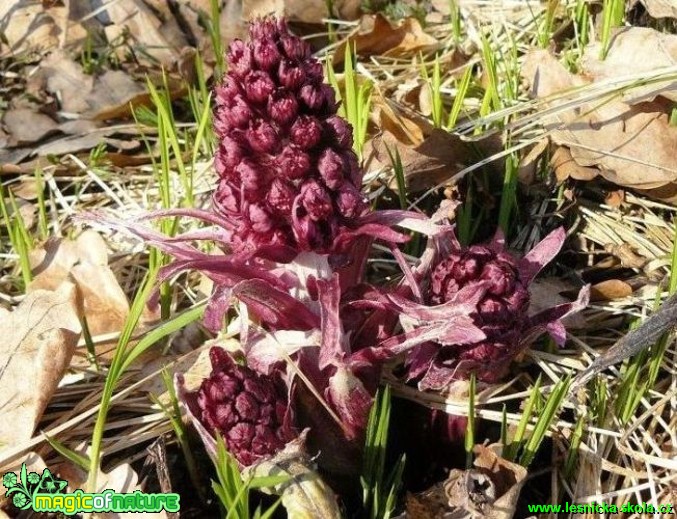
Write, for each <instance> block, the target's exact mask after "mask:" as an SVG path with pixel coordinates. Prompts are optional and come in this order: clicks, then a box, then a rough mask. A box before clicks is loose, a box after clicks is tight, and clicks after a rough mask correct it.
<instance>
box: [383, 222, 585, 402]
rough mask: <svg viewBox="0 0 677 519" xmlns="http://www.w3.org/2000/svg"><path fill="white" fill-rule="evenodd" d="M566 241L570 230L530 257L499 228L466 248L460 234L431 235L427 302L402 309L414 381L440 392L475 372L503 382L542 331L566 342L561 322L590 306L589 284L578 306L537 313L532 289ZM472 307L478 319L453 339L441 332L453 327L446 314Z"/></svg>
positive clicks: (457, 330) (471, 313) (456, 329)
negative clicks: (513, 249)
mask: <svg viewBox="0 0 677 519" xmlns="http://www.w3.org/2000/svg"><path fill="white" fill-rule="evenodd" d="M564 239H565V233H564V230H563V229H561V228H560V229H557V230H555V231H553V232H551V233H550V234H549V235H548V236H546V238H545V239H543V240H542V241H541V242H540V243H538V244H537V245H536V246H535V247H534V248H533V249H532V250H531V251H530V252H529V253H528V254H527V255H525V256H524V257H523V258H517V257H515V256H513V255H512V254H511V253H509V252H508V251H506V250H505V244H504V240H503V235H502V234H501V233H500V232H499V233H497V235H496V236H495V237H494V239H493V240H492V241H491V242H489V243H488V244H486V245H473V246H470V247H463V246H461V245H460V244H459V243H458V241H456V238H455V237H454V235H453V233H448V234H447V235H445V236H442V237H439V238H436V239H433V240H431V244H430V249H431V250H434V251H435V253H434V255H433V258H432V260H431V261H429V263H428V264H427V265H426V266H425V268H424V271H425V272H424V276H423V277H424V285H425V287H426V289H425V290H423V291H422V292H423V293H425V295H426V297H425V299H426V300H425V301H424V302H423V303H421V304H416V303H410V304H409V306H408V307H404V306H401V310H402V311H401V315H402V316H403V319H404V324H403V326H409V327H410V328H413V329H412V330H411V331H409V332H408V333H405V336H407V337H408V338H409V339H411V340H410V341H409V343H408V345H409V346H410V347H411V346H413V347H411V348H410V349H409V350H408V353H407V359H406V366H407V374H408V378H409V380H417V381H418V386H419V388H420V389H435V390H440V389H444V388H445V387H447V386H448V385H449V384H450V383H451V382H452V381H453V380H457V379H465V378H467V377H468V375H469V374H470V373H471V372H474V373H475V374H476V376H477V378H478V380H480V381H483V382H488V383H491V382H497V381H499V380H500V379H501V378H503V377H504V376H505V375H506V373H507V371H508V368H509V366H510V363H511V361H513V360H514V359H515V358H516V357H517V355H518V354H519V353H521V352H522V351H524V350H525V348H527V347H528V346H529V345H530V344H532V343H533V342H534V341H535V340H536V339H537V338H538V337H539V336H540V335H542V334H543V333H549V334H550V335H551V336H552V337H553V338H554V339H555V341H556V342H557V343H558V344H562V343H563V342H564V340H565V338H566V332H565V330H564V325H563V324H562V319H563V318H564V317H566V316H567V315H569V314H571V313H573V312H576V311H578V310H580V309H581V308H583V307H584V306H585V305H586V304H587V300H588V291H587V289H583V290H581V292H580V294H579V297H578V299H577V301H575V302H573V303H566V304H562V305H559V306H556V307H553V308H549V309H547V310H544V311H542V312H539V313H536V314H530V312H529V310H530V308H529V306H530V300H531V296H530V293H529V286H530V284H531V282H532V281H533V279H534V277H535V276H536V275H537V274H538V272H540V270H541V269H542V268H543V267H544V266H545V265H547V264H548V263H549V262H550V261H551V260H552V259H553V258H554V257H555V256H556V255H557V253H558V252H559V250H560V249H561V247H562V245H563V243H564ZM468 304H470V305H471V307H472V308H471V309H470V311H469V313H468V314H467V316H468V317H469V318H470V320H471V322H470V323H468V322H465V323H460V324H461V326H458V325H457V326H455V327H454V329H453V330H452V332H453V335H454V337H453V340H450V338H449V337H448V336H444V335H442V334H441V332H442V331H443V330H447V331H448V330H449V326H450V324H449V322H448V319H447V318H445V315H453V314H454V310H453V309H456V312H458V309H459V308H462V307H463V306H464V305H465V306H467V305H468ZM445 308H446V310H444V311H443V312H440V310H441V309H445ZM457 319H458V317H457ZM412 322H413V324H412ZM422 330H432V332H431V331H429V332H428V333H422ZM436 334H437V338H435V336H436ZM392 341H393V340H392V339H391V342H392Z"/></svg>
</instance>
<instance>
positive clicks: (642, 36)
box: [581, 3, 677, 104]
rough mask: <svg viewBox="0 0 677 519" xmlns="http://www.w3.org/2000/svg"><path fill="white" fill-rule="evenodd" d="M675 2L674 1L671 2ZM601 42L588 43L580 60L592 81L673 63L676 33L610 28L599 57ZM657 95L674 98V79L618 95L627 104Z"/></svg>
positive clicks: (676, 92)
mask: <svg viewBox="0 0 677 519" xmlns="http://www.w3.org/2000/svg"><path fill="white" fill-rule="evenodd" d="M675 5H677V3H676V4H675ZM601 52H602V44H601V43H599V42H596V43H593V44H591V45H588V46H587V47H586V49H585V54H584V55H583V59H582V60H581V66H582V68H583V72H584V73H585V74H586V75H588V76H590V77H591V78H593V79H594V80H595V81H599V80H602V79H612V78H617V77H618V75H619V73H620V74H625V73H632V74H642V73H648V72H652V71H655V70H660V69H662V68H667V67H674V66H675V63H677V35H674V34H665V33H662V32H658V31H656V30H654V29H650V28H648V27H626V28H623V29H617V30H616V32H614V34H613V36H612V38H611V42H610V47H609V52H608V54H607V55H606V57H605V58H604V59H600V54H601ZM657 95H661V96H663V97H665V98H667V99H670V100H672V101H675V102H677V81H675V80H671V81H663V82H660V83H654V84H650V85H646V86H642V87H636V88H631V89H628V90H626V91H625V92H623V93H622V95H621V99H622V100H623V101H624V102H626V103H628V104H635V103H638V102H640V101H653V99H654V98H655V97H656V96H657Z"/></svg>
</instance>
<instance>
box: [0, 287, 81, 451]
mask: <svg viewBox="0 0 677 519" xmlns="http://www.w3.org/2000/svg"><path fill="white" fill-rule="evenodd" d="M0 329H1V330H3V334H4V340H3V342H2V343H0V359H2V360H0V409H2V416H3V420H2V421H1V422H0V451H1V450H3V449H5V448H7V447H14V446H16V445H19V444H21V443H22V442H24V441H28V440H29V439H30V438H31V436H32V434H33V430H34V429H35V426H36V425H37V423H38V421H39V420H40V417H41V416H42V413H43V411H44V410H45V408H46V407H47V404H48V403H49V400H50V398H51V397H52V395H53V393H54V391H55V390H56V388H57V385H58V384H59V381H60V380H61V377H62V376H63V374H64V372H65V370H66V368H67V367H68V366H69V364H70V361H71V358H72V357H73V353H74V352H75V348H76V347H77V344H78V341H79V339H80V335H81V332H82V329H81V326H80V319H79V304H78V299H77V289H76V287H75V285H74V284H72V283H68V282H65V283H63V284H62V285H61V286H60V287H59V289H58V290H57V291H55V292H52V291H47V290H37V291H35V292H33V293H31V294H28V295H27V296H26V298H25V299H24V300H23V301H22V302H21V304H20V305H19V306H18V308H17V309H16V310H14V311H13V312H11V313H10V314H9V315H6V316H5V317H3V318H2V321H0Z"/></svg>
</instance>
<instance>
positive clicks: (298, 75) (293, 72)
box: [278, 59, 306, 91]
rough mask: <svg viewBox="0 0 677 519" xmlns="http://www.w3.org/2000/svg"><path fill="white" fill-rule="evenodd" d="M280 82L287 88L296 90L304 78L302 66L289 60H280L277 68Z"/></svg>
mask: <svg viewBox="0 0 677 519" xmlns="http://www.w3.org/2000/svg"><path fill="white" fill-rule="evenodd" d="M278 77H279V78H280V84H281V85H282V86H283V87H285V88H288V89H289V90H292V91H296V90H298V89H299V88H301V86H302V85H303V83H304V82H305V80H306V73H305V71H304V69H303V67H301V66H299V65H297V64H295V63H294V62H292V61H289V60H284V59H283V60H282V61H281V62H280V67H279V70H278Z"/></svg>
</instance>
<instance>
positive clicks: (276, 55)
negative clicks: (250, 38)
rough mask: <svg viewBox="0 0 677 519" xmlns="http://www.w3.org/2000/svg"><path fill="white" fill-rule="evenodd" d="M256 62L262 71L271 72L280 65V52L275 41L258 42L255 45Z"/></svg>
mask: <svg viewBox="0 0 677 519" xmlns="http://www.w3.org/2000/svg"><path fill="white" fill-rule="evenodd" d="M253 54H254V61H255V62H256V64H257V65H258V66H259V67H260V68H261V70H271V69H272V68H275V67H277V65H278V63H280V58H281V56H280V52H279V51H278V50H277V45H276V44H275V42H274V41H273V40H258V41H256V43H254V53H253Z"/></svg>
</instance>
